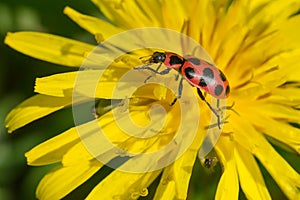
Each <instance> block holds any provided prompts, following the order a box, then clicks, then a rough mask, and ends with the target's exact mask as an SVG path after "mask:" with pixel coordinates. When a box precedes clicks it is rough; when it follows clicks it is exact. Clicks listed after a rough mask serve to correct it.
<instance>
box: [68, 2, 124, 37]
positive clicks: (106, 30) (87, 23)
mask: <svg viewBox="0 0 300 200" xmlns="http://www.w3.org/2000/svg"><path fill="white" fill-rule="evenodd" d="M64 13H65V14H66V15H68V16H69V17H70V18H71V19H72V20H73V21H75V22H76V23H77V24H78V25H79V26H81V27H82V28H84V29H85V30H87V31H89V32H90V33H91V34H94V35H95V34H100V33H101V35H102V36H103V38H104V39H106V38H109V37H110V36H112V35H114V34H117V33H120V32H122V29H120V28H118V27H116V26H114V25H112V24H110V23H108V22H106V21H104V20H102V19H99V18H96V17H91V16H88V15H83V14H81V13H79V12H77V11H76V10H74V9H72V8H70V7H65V9H64Z"/></svg>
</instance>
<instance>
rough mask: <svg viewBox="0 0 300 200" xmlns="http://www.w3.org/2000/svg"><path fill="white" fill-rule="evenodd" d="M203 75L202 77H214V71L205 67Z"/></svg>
mask: <svg viewBox="0 0 300 200" xmlns="http://www.w3.org/2000/svg"><path fill="white" fill-rule="evenodd" d="M203 76H204V77H209V78H211V79H213V78H214V72H213V70H211V69H209V68H205V69H204V70H203Z"/></svg>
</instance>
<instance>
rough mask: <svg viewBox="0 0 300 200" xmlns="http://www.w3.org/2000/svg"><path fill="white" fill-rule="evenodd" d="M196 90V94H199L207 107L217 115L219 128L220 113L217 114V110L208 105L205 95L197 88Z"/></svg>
mask: <svg viewBox="0 0 300 200" xmlns="http://www.w3.org/2000/svg"><path fill="white" fill-rule="evenodd" d="M197 92H198V95H199V96H200V98H201V100H202V101H204V102H205V103H206V105H207V106H208V107H209V109H210V110H211V111H212V112H213V113H214V114H215V116H216V117H217V120H218V127H219V129H221V125H220V124H221V121H220V115H219V114H218V112H217V111H216V110H215V109H214V108H213V107H212V106H211V105H210V103H208V102H207V101H206V99H205V97H204V96H203V94H202V92H201V90H200V89H199V88H197Z"/></svg>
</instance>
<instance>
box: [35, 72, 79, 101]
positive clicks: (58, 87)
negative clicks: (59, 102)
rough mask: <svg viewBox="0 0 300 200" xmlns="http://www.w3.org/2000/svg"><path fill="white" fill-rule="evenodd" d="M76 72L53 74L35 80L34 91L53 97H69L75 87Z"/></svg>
mask: <svg viewBox="0 0 300 200" xmlns="http://www.w3.org/2000/svg"><path fill="white" fill-rule="evenodd" d="M77 73H78V72H67V73H61V74H55V75H51V76H47V77H43V78H37V79H36V81H35V87H34V91H35V92H37V93H40V94H44V95H50V96H55V97H65V96H71V95H72V90H73V88H74V86H75V80H76V76H77Z"/></svg>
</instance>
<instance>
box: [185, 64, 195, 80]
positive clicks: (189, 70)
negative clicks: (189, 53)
mask: <svg viewBox="0 0 300 200" xmlns="http://www.w3.org/2000/svg"><path fill="white" fill-rule="evenodd" d="M184 74H185V76H186V77H187V78H188V79H192V78H194V77H195V70H194V69H193V68H191V67H187V68H185V69H184Z"/></svg>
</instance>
